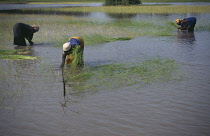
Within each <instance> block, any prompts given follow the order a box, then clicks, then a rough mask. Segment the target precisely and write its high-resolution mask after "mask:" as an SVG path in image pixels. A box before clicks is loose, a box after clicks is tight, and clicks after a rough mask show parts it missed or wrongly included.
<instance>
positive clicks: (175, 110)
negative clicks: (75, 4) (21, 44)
mask: <svg viewBox="0 0 210 136" xmlns="http://www.w3.org/2000/svg"><path fill="white" fill-rule="evenodd" d="M93 14H97V13H93ZM100 14H104V13H100ZM188 15H189V16H191V15H192V16H196V17H197V18H198V23H197V29H196V31H195V32H194V33H187V32H177V31H176V30H173V33H172V34H173V35H171V36H151V35H146V36H144V35H143V36H138V37H135V38H134V39H132V40H126V41H115V42H108V43H103V44H97V45H94V46H91V45H86V46H85V50H84V62H85V68H84V69H82V70H81V71H76V72H77V73H76V72H73V73H71V72H69V73H70V74H75V73H76V75H77V74H80V73H84V72H87V75H88V73H89V74H90V73H91V72H94V71H96V72H98V71H97V70H98V69H99V71H100V68H101V69H102V68H103V67H104V66H107V65H108V66H110V68H113V69H111V70H110V71H109V72H111V71H113V74H110V73H106V72H107V71H101V72H98V74H99V75H102V73H103V76H102V78H96V76H95V78H94V77H92V78H87V80H82V79H77V80H68V81H67V83H66V85H65V89H66V91H67V94H66V97H65V99H64V97H63V90H64V88H63V79H62V71H61V69H60V68H59V66H60V64H61V55H62V48H61V46H60V47H55V46H53V42H52V43H51V42H47V43H44V42H43V43H42V42H38V41H36V40H35V39H34V40H35V41H36V42H37V43H36V44H35V45H34V46H32V47H31V48H30V51H31V52H30V55H31V56H36V57H39V58H40V59H35V60H5V59H1V60H0V69H1V73H0V76H1V79H0V90H1V92H0V93H1V95H0V97H1V99H0V133H1V135H2V136H14V135H15V136H24V135H27V136H37V135H42V136H66V135H71V136H101V135H105V136H107V135H109V136H148V135H149V136H159V135H161V136H169V135H173V136H183V135H184V136H207V135H209V134H210V130H209V127H210V115H209V113H210V92H209V91H210V89H209V88H210V79H209V77H210V70H209V69H210V62H209V59H210V53H209V52H210V45H209V43H210V39H209V36H210V31H209V30H208V29H206V30H204V29H201V28H198V26H200V24H201V22H200V21H201V20H204V21H206V22H208V20H209V18H210V16H209V14H186V15H183V14H171V15H155V14H153V15H136V16H135V17H134V18H131V20H132V21H140V20H150V19H151V20H152V21H154V22H155V21H159V19H164V20H167V21H171V20H174V19H176V18H182V17H183V16H188ZM7 16H8V18H10V17H13V16H12V15H10V14H8V15H7ZM27 16H28V15H27V14H26V15H25V18H28V17H27ZM0 17H1V16H0ZM93 17H94V16H93ZM97 17H98V16H97ZM2 18H4V19H5V16H3V17H2ZM47 19H51V18H50V17H49V18H47ZM103 19H106V20H109V21H116V20H118V18H111V17H108V16H103ZM103 19H102V20H103ZM99 20H100V21H101V18H99ZM55 24H56V22H55ZM55 26H56V25H55ZM43 29H44V28H43ZM83 29H84V28H83ZM153 29H154V28H153ZM44 30H45V29H44ZM49 31H50V32H52V30H49ZM80 31H81V30H80ZM154 31H155V30H154ZM37 34H38V33H37ZM40 34H45V33H44V32H41V29H40ZM48 36H50V34H49V35H48ZM34 38H36V34H35V37H34ZM46 38H47V37H46ZM5 39H7V40H11V42H10V43H11V45H8V43H7V45H6V46H5V47H4V48H3V47H1V49H2V48H3V49H8V48H9V49H14V46H13V45H12V35H11V38H9V37H4V39H1V41H5ZM43 41H44V40H43ZM1 45H4V43H2V42H1ZM148 60H154V61H153V63H152V64H151V63H149V62H148ZM165 60H170V61H165ZM150 62H151V61H150ZM168 62H171V63H168ZM133 63H134V64H133ZM112 64H116V65H117V67H113V66H112ZM118 64H119V65H118ZM120 64H126V66H125V67H123V69H118V68H119V66H121V65H120ZM135 64H136V65H137V66H139V65H141V66H142V64H143V65H144V66H146V67H147V68H149V69H150V70H151V69H152V68H153V67H151V66H154V67H157V68H159V69H160V70H162V71H164V70H163V69H164V68H165V70H166V71H169V74H166V75H163V76H162V74H165V71H164V72H159V73H156V74H155V75H152V77H151V78H148V80H149V79H151V80H149V82H146V83H145V84H143V85H142V86H141V82H142V81H144V80H143V78H145V77H149V76H150V75H151V73H152V72H153V71H152V70H151V71H149V73H146V74H145V75H146V76H141V75H140V76H139V78H141V79H139V78H137V77H135V75H132V77H135V78H134V79H135V81H136V80H137V81H138V83H137V84H131V85H130V84H127V82H121V80H120V79H119V78H122V79H124V78H125V77H123V76H121V75H124V74H125V73H127V72H128V71H126V70H125V69H128V70H130V69H129V68H130V67H132V68H136V67H135ZM167 66H170V67H167ZM174 66H175V67H174ZM98 67H99V68H98ZM116 69H118V70H119V71H117V72H116ZM120 70H121V71H120ZM135 70H136V69H135ZM69 71H71V70H69ZM66 73H68V68H66ZM116 73H121V74H120V75H117V74H116ZM132 74H133V73H132ZM138 74H139V73H137V74H136V75H138ZM125 75H126V74H125ZM70 76H71V75H70ZM67 77H68V76H67ZM67 77H65V78H67ZM84 77H85V76H84ZM113 77H117V78H113ZM156 77H158V78H156ZM153 79H155V80H153ZM164 79H166V80H167V81H165V80H164ZM98 80H100V81H103V80H106V81H107V80H108V81H110V82H106V84H101V83H102V82H99V81H98ZM139 82H140V84H139ZM96 83H97V84H96ZM111 83H114V84H111ZM118 84H119V85H118ZM91 85H92V86H91ZM81 86H83V87H88V89H87V88H86V89H84V88H83V90H82V91H77V88H75V87H81Z"/></svg>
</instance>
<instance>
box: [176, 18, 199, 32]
mask: <svg viewBox="0 0 210 136" xmlns="http://www.w3.org/2000/svg"><path fill="white" fill-rule="evenodd" d="M196 21H197V19H196V18H195V17H188V18H184V19H183V20H180V19H176V24H177V25H180V27H177V29H178V30H187V31H188V32H193V31H194V27H195V24H196Z"/></svg>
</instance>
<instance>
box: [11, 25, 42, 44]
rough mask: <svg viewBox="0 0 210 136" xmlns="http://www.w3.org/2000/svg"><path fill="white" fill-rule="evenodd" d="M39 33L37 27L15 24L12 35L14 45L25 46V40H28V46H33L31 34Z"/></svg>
mask: <svg viewBox="0 0 210 136" xmlns="http://www.w3.org/2000/svg"><path fill="white" fill-rule="evenodd" d="M38 31H39V26H37V25H32V26H30V25H27V24H24V23H17V24H15V25H14V26H13V33H14V45H18V46H26V41H25V38H26V39H27V40H28V42H29V43H30V45H33V44H34V43H33V42H32V39H33V34H34V33H35V32H38Z"/></svg>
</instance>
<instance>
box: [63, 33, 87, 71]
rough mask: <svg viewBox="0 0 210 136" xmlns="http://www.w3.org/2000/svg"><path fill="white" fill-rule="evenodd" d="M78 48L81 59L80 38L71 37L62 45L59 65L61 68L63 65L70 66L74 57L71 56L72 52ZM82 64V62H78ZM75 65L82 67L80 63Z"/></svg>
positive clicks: (81, 47) (82, 42)
mask: <svg viewBox="0 0 210 136" xmlns="http://www.w3.org/2000/svg"><path fill="white" fill-rule="evenodd" d="M77 47H79V49H80V50H79V52H76V53H80V55H81V56H80V59H83V58H82V56H83V51H84V41H83V39H82V38H81V37H71V38H70V39H69V41H68V42H66V43H64V44H63V54H62V63H61V66H60V67H61V68H63V67H64V64H70V63H72V62H73V60H74V59H76V58H75V56H73V51H74V49H76V48H77ZM80 61H82V63H83V60H80ZM76 65H80V66H81V65H83V64H81V63H77V64H76Z"/></svg>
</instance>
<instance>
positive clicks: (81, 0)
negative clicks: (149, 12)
mask: <svg viewBox="0 0 210 136" xmlns="http://www.w3.org/2000/svg"><path fill="white" fill-rule="evenodd" d="M104 2H105V0H60V1H58V0H0V3H34V4H36V3H46V4H47V3H48V4H49V3H104ZM141 2H142V3H147V2H154V3H160V2H210V0H141Z"/></svg>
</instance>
